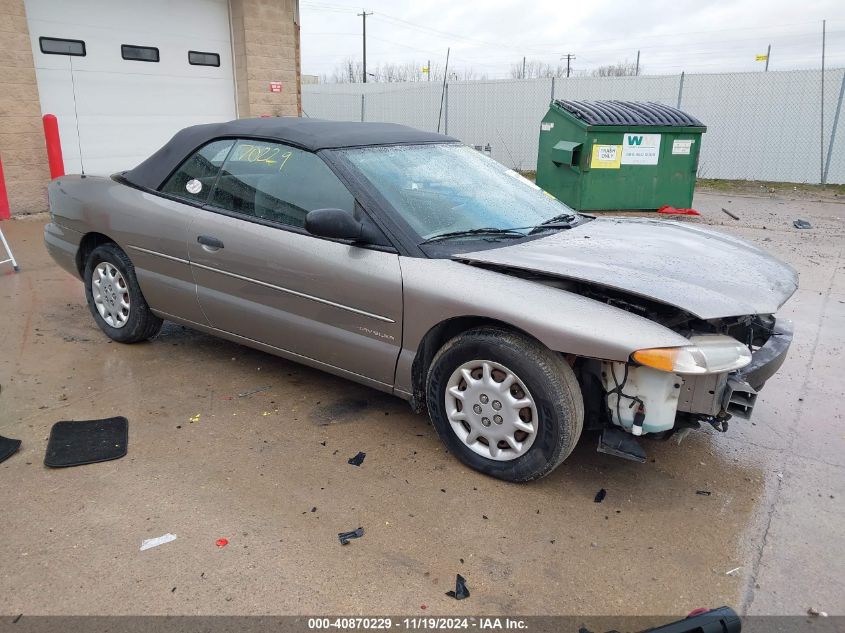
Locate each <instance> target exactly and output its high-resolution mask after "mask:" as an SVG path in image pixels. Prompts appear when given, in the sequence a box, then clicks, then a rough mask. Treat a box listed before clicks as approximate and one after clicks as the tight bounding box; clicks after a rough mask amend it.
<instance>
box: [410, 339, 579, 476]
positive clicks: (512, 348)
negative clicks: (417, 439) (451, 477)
mask: <svg viewBox="0 0 845 633" xmlns="http://www.w3.org/2000/svg"><path fill="white" fill-rule="evenodd" d="M485 364H486V365H487V367H485ZM474 367H475V369H473V368H474ZM488 367H489V370H488ZM467 371H468V372H469V378H470V380H469V381H468V380H467V373H466V372H467ZM511 377H513V384H512V385H511V386H510V387H507V386H506V385H507V383H508V382H510V381H511ZM490 380H492V382H490ZM496 385H500V386H498V387H497V386H496ZM497 390H500V391H497ZM509 396H510V398H509ZM426 402H427V405H428V411H429V416H430V417H431V422H432V424H433V425H434V428H435V429H436V430H437V434H438V435H439V436H440V439H441V440H443V443H444V444H445V445H446V447H447V448H448V449H449V451H451V452H452V453H453V454H454V455H456V456H457V457H458V459H460V460H461V461H462V462H463V463H464V464H466V465H467V466H469V467H470V468H474V469H475V470H478V471H480V472H482V473H484V474H486V475H490V476H491V477H496V478H497V479H503V480H505V481H513V482H525V481H532V480H534V479H539V478H540V477H544V476H545V475H548V474H549V473H550V472H552V471H553V470H554V469H555V468H557V466H558V465H560V463H561V462H562V461H563V460H564V459H566V458H567V457H568V456H569V454H570V453H571V452H572V450H573V449H574V448H575V444H576V442H577V441H578V438H579V437H580V435H581V430H582V428H583V425H584V401H583V398H582V396H581V389H580V387H579V385H578V380H577V378H576V377H575V373H574V372H573V371H572V368H571V367H570V366H569V365H568V364H567V363H566V361H565V360H564V359H563V357H562V356H561V355H559V354H555V353H554V352H552V351H551V350H549V349H548V348H546V347H545V346H543V345H542V344H540V343H539V342H538V341H535V340H533V339H531V338H528V337H526V336H523V335H521V334H517V333H515V332H512V331H509V330H506V329H502V328H496V327H482V328H477V329H473V330H469V331H467V332H464V333H462V334H460V335H458V336H456V337H455V338H453V339H451V340H450V341H448V342H447V343H446V344H445V345H444V346H443V347H442V348H441V349H440V351H439V352H437V354H436V355H435V357H434V359H433V360H432V362H431V367H430V369H429V371H428V376H427V381H426ZM525 402H529V403H530V404H529V405H528V406H523V407H520V406H519V405H520V403H525ZM464 403H465V404H464ZM470 405H472V407H479V408H480V409H479V410H480V413H477V412H476V410H472V411H471V410H470V408H469V407H470ZM514 411H516V412H517V413H516V414H514ZM462 414H463V415H462ZM499 414H502V415H499ZM450 415H451V416H452V417H450ZM462 417H463V419H460V418H462ZM455 418H458V419H455ZM517 426H519V429H518V430H513V429H516V428H517ZM523 428H531V429H533V432H532V433H529V432H527V431H525V430H522V429H523ZM512 430H513V431H512ZM474 433H478V434H480V435H478V439H475V440H474V441H473V434H474ZM459 434H460V435H459ZM485 434H490V437H491V438H492V439H493V440H494V441H493V442H491V441H490V439H488V438H487V437H485ZM497 435H498V436H500V437H503V439H498V440H497V439H496V438H497ZM508 435H510V437H506V436H508ZM494 455H495V457H494Z"/></svg>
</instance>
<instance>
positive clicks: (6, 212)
mask: <svg viewBox="0 0 845 633" xmlns="http://www.w3.org/2000/svg"><path fill="white" fill-rule="evenodd" d="M11 217H12V210H11V209H10V208H9V194H8V193H6V177H5V176H4V175H3V161H2V160H0V220H8V219H10V218H11Z"/></svg>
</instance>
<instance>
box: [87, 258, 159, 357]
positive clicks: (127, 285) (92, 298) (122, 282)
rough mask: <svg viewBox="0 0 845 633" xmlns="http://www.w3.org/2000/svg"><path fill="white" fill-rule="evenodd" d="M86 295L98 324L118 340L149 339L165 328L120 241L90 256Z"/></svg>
mask: <svg viewBox="0 0 845 633" xmlns="http://www.w3.org/2000/svg"><path fill="white" fill-rule="evenodd" d="M85 298H86V299H87V301H88V308H89V310H91V314H92V315H93V316H94V320H95V321H96V322H97V325H98V326H100V329H101V330H102V331H103V332H105V333H106V335H108V337H109V338H110V339H112V340H114V341H118V342H120V343H138V342H139V341H146V340H147V339H149V338H151V337H153V336H155V335H156V334H157V333H158V331H159V330H160V329H161V325H162V320H161V319H160V318H158V317H157V316H156V315H154V314H153V313H152V312H151V311H150V308H149V306H148V305H147V301H146V300H145V299H144V295H143V294H142V293H141V287H140V286H139V285H138V279H137V277H136V276H135V267H134V266H133V265H132V262H131V261H130V260H129V257H127V255H126V253H124V252H123V251H122V250H121V249H120V247H119V246H117V245H116V244H111V243H108V244H102V245H100V246H98V247H97V248H95V249H94V250H93V251H92V252H91V254H90V255H89V256H88V260H87V261H86V262H85Z"/></svg>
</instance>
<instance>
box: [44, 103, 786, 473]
mask: <svg viewBox="0 0 845 633" xmlns="http://www.w3.org/2000/svg"><path fill="white" fill-rule="evenodd" d="M49 199H50V210H51V214H52V222H51V223H50V224H49V225H48V226H47V227H46V230H45V240H46V244H47V247H48V249H49V251H50V253H51V254H52V256H53V257H54V259H55V260H56V261H57V262H58V263H59V264H60V265H61V266H62V267H63V268H64V269H65V270H67V271H68V272H70V273H72V274H73V275H75V276H77V277H79V278H81V279H82V280H83V282H84V284H85V293H86V297H87V300H88V305H89V308H90V310H91V313H92V315H93V317H94V319H95V321H96V322H97V324H98V325H99V326H100V328H101V329H102V330H103V331H104V332H105V333H106V334H107V335H108V336H109V337H111V338H112V339H113V340H116V341H120V342H125V343H134V342H138V341H143V340H146V339H148V338H150V337H152V336H154V335H155V334H156V333H157V332H158V331H159V329H160V328H161V325H162V321H163V320H171V321H175V322H177V323H181V324H183V325H187V326H190V327H192V328H195V329H198V330H201V331H204V332H207V333H211V334H214V335H216V336H220V337H223V338H226V339H229V340H232V341H235V342H238V343H242V344H245V345H250V346H253V347H256V348H258V349H262V350H265V351H268V352H270V353H273V354H278V355H280V356H283V357H286V358H289V359H292V360H296V361H297V362H302V363H305V364H309V365H311V366H314V367H317V368H320V369H323V370H326V371H329V372H332V373H335V374H337V375H340V376H344V377H347V378H351V379H352V380H357V381H359V382H361V383H363V384H365V385H368V386H370V387H374V388H376V389H380V390H382V391H385V392H389V393H393V394H395V395H397V396H399V397H402V398H405V399H407V400H409V401H410V402H411V404H412V406H413V407H414V408H415V409H417V410H423V408H427V409H428V411H429V414H430V416H431V420H432V422H433V424H434V426H435V428H436V429H437V431H438V434H439V435H440V437H441V439H442V440H443V441H444V443H445V444H446V446H447V448H448V449H449V451H450V452H452V453H453V454H454V455H456V456H457V457H458V458H459V459H460V460H461V461H463V462H464V463H466V464H468V465H469V466H471V467H473V468H476V469H478V470H480V471H482V472H484V473H487V474H489V475H492V476H494V477H499V478H501V479H506V480H511V481H528V480H532V479H536V478H538V477H542V476H544V475H546V474H548V473H549V472H551V471H552V470H553V469H554V468H555V467H556V466H557V465H558V464H560V463H561V462H562V461H563V460H564V459H566V457H567V456H568V455H569V454H570V452H571V451H572V450H573V448H574V447H575V444H576V442H577V441H578V438H579V437H580V435H581V433H582V431H584V430H598V431H602V432H603V437H602V439H601V441H600V446H599V449H600V450H603V451H604V452H608V453H612V454H615V455H619V456H622V457H628V458H631V459H635V460H638V461H643V460H644V459H645V452H644V450H643V449H642V448H641V447H640V446H639V444H638V443H637V441H636V438H637V437H638V436H642V435H652V436H660V437H665V436H667V435H669V434H671V433H674V432H676V431H678V430H682V431H686V430H688V429H691V428H697V427H698V426H699V425H700V423H701V422H705V423H707V424H710V425H712V426H713V427H714V428H717V429H718V430H726V429H727V420H728V419H729V418H731V417H740V418H746V419H747V418H748V417H749V416H750V415H751V413H752V411H753V409H754V406H755V401H756V398H757V395H758V392H759V391H760V389H761V388H762V387H763V386H764V384H765V383H766V381H767V380H768V379H769V378H770V377H771V375H772V374H773V373H774V372H775V371H777V369H778V368H779V367H780V366H781V364H782V363H783V361H784V358H785V355H786V352H787V349H788V347H789V345H790V342H791V339H792V328H791V324H790V323H789V322H788V321H785V320H783V319H778V318H776V317H775V316H774V313H775V312H776V311H777V310H778V309H779V308H780V307H781V305H783V303H784V302H785V301H786V300H787V299H788V298H789V297H790V296H791V295H792V294H793V293H794V292H795V290H796V289H797V275H796V273H795V271H794V270H793V269H792V268H791V267H790V266H788V265H786V264H784V263H782V262H780V261H779V260H777V259H775V258H774V257H772V256H770V255H768V254H767V253H765V252H764V251H762V250H761V249H759V248H757V247H755V246H752V245H750V244H748V243H747V242H745V241H743V240H740V239H737V238H735V237H731V236H727V235H723V234H720V233H717V232H714V231H710V230H706V229H702V228H699V227H694V226H689V225H685V224H681V223H675V222H659V221H655V220H642V219H621V218H601V219H596V218H593V217H591V216H588V215H581V214H577V213H575V212H574V211H572V210H571V209H569V208H568V207H566V206H565V205H563V204H562V203H560V202H558V201H557V200H554V199H552V198H550V197H549V196H547V195H546V194H544V193H543V192H542V191H541V190H540V189H539V188H538V187H536V186H535V185H534V184H533V183H530V182H528V181H527V180H525V179H523V178H522V177H521V176H519V175H518V174H516V173H515V172H513V171H512V170H508V169H506V168H505V167H503V166H502V165H500V164H499V163H496V162H494V161H493V160H490V159H488V158H486V157H484V156H482V155H480V154H479V153H478V152H476V151H474V150H472V149H471V148H468V147H465V146H462V145H461V144H460V143H458V142H457V141H456V140H455V139H452V138H450V137H446V136H442V135H438V134H432V133H428V132H421V131H418V130H414V129H411V128H408V127H404V126H400V125H393V124H381V123H344V122H331V121H319V120H309V119H285V118H277V119H242V120H238V121H232V122H229V123H220V124H210V125H200V126H195V127H190V128H186V129H185V130H183V131H181V132H179V133H178V134H177V135H176V136H175V137H174V138H173V139H172V140H171V141H170V142H169V143H168V144H167V145H165V147H163V148H162V149H161V150H160V151H159V152H157V153H156V154H154V155H153V156H152V157H151V158H149V159H148V160H146V161H144V162H143V163H141V164H140V165H139V166H138V167H136V168H135V169H133V170H130V171H127V172H123V173H121V174H116V175H114V176H113V177H111V178H103V177H97V176H87V177H86V176H64V177H62V178H59V179H57V180H55V181H53V183H52V184H51V185H50V189H49ZM292 270H295V271H297V272H296V274H292V273H291V272H290V271H292ZM620 436H622V437H624V439H621V438H620Z"/></svg>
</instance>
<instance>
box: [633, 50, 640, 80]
mask: <svg viewBox="0 0 845 633" xmlns="http://www.w3.org/2000/svg"><path fill="white" fill-rule="evenodd" d="M634 75H635V76H637V77H639V76H640V51H637V69H636V70H635V71H634Z"/></svg>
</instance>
